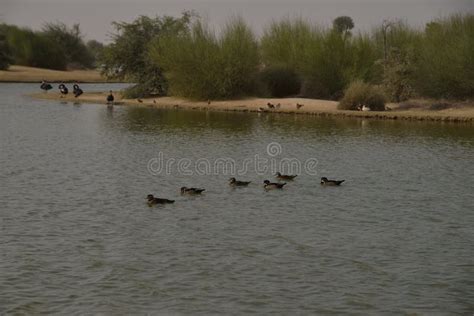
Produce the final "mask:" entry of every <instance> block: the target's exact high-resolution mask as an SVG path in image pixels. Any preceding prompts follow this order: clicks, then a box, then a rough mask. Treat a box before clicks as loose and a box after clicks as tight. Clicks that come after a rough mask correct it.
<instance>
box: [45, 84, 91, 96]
mask: <svg viewBox="0 0 474 316" xmlns="http://www.w3.org/2000/svg"><path fill="white" fill-rule="evenodd" d="M40 88H41V90H43V91H45V92H48V91H49V90H51V89H53V86H52V85H51V84H49V83H47V82H46V81H44V80H43V81H42V82H41V86H40ZM58 89H59V92H61V98H62V97H64V96H65V95H67V94H68V93H69V89H68V88H67V87H66V85H65V84H64V83H61V84H59V86H58ZM72 93H73V94H74V97H75V98H77V97H79V96H80V95H81V94H83V93H84V91H82V89H81V88H79V85H78V84H77V83H75V84H74V85H73V86H72Z"/></svg>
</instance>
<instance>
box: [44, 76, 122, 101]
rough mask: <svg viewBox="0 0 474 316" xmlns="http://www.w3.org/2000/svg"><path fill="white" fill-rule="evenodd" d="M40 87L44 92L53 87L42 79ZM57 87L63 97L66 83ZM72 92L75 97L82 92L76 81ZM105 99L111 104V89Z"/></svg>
mask: <svg viewBox="0 0 474 316" xmlns="http://www.w3.org/2000/svg"><path fill="white" fill-rule="evenodd" d="M40 88H41V90H43V91H45V92H48V91H49V90H51V89H53V86H52V85H51V84H49V83H47V82H46V81H44V80H43V81H42V82H41V85H40ZM58 89H59V92H61V98H63V97H64V96H65V95H67V94H68V93H69V89H68V88H67V87H66V85H65V84H64V83H61V84H59V85H58ZM72 93H73V94H74V97H75V98H77V97H79V96H80V95H81V94H83V93H84V91H82V89H81V88H80V87H79V85H78V84H77V83H75V84H73V86H72ZM106 100H107V104H108V105H109V106H113V103H114V95H113V93H112V90H110V93H109V95H108V96H107V98H106Z"/></svg>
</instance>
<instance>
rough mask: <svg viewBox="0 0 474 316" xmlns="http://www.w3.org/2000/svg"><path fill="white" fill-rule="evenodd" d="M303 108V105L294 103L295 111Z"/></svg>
mask: <svg viewBox="0 0 474 316" xmlns="http://www.w3.org/2000/svg"><path fill="white" fill-rule="evenodd" d="M303 106H304V104H301V103H296V109H297V110H299V109H301V108H302V107H303Z"/></svg>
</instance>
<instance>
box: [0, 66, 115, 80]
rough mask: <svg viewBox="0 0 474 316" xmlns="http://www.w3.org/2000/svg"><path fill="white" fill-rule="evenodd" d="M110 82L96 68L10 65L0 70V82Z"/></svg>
mask: <svg viewBox="0 0 474 316" xmlns="http://www.w3.org/2000/svg"><path fill="white" fill-rule="evenodd" d="M42 80H46V81H49V82H82V83H86V82H90V83H95V82H111V81H107V79H106V78H104V77H102V76H101V75H100V72H99V71H97V70H71V71H60V70H51V69H43V68H34V67H26V66H17V65H12V66H10V68H8V70H0V82H41V81H42Z"/></svg>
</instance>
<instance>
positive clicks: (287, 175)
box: [275, 172, 298, 180]
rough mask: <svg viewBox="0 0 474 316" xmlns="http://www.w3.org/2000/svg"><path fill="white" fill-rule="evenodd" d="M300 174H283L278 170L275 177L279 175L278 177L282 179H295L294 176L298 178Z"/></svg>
mask: <svg viewBox="0 0 474 316" xmlns="http://www.w3.org/2000/svg"><path fill="white" fill-rule="evenodd" d="M297 176H298V175H296V174H295V175H289V174H281V173H280V172H277V173H276V174H275V177H277V179H280V180H293V179H294V178H296V177H297Z"/></svg>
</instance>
